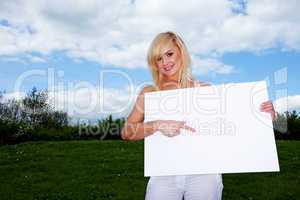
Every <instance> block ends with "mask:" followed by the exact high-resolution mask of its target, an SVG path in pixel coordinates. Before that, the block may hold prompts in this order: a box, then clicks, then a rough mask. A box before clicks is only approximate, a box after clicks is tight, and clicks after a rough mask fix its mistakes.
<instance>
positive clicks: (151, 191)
mask: <svg viewBox="0 0 300 200" xmlns="http://www.w3.org/2000/svg"><path fill="white" fill-rule="evenodd" d="M222 191H223V181H222V174H203V175H187V176H183V175H182V176H152V177H150V179H149V181H148V184H147V189H146V195H145V200H182V199H183V197H184V200H221V199H222Z"/></svg>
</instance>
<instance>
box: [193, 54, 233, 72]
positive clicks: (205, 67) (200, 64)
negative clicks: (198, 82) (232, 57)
mask: <svg viewBox="0 0 300 200" xmlns="http://www.w3.org/2000/svg"><path fill="white" fill-rule="evenodd" d="M192 60H193V64H192V68H193V73H195V74H201V75H205V74H208V73H211V72H213V73H218V74H231V73H233V72H234V67H233V66H231V65H225V64H224V63H222V62H220V61H219V60H216V59H213V58H205V59H199V58H198V57H192Z"/></svg>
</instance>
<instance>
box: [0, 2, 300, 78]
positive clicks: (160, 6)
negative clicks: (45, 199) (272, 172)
mask: <svg viewBox="0 0 300 200" xmlns="http://www.w3.org/2000/svg"><path fill="white" fill-rule="evenodd" d="M131 2H132V1H130V0H127V1H117V0H103V1H97V0H89V1H86V0H76V1H73V0H67V1H64V3H62V2H61V1H59V0H54V1H51V2H50V1H46V0H44V1H35V0H31V1H21V0H11V1H1V3H0V19H4V20H7V21H8V25H2V26H1V25H0V55H4V56H16V55H18V54H20V53H25V54H28V53H31V52H39V53H41V54H42V55H43V56H47V55H48V54H51V53H52V52H54V51H57V50H63V51H64V52H66V54H67V55H69V56H70V57H73V58H74V59H77V58H83V59H88V60H93V61H97V62H99V63H102V64H106V65H114V66H119V67H126V68H137V67H145V66H146V58H145V56H146V52H147V49H148V46H149V44H150V42H151V40H152V39H153V37H154V36H155V35H156V34H157V33H159V32H162V31H166V30H174V31H176V32H177V33H179V34H180V35H181V36H182V37H183V39H184V40H185V41H186V43H187V46H188V48H189V50H190V52H191V54H192V55H194V56H195V55H201V56H202V57H204V58H205V59H206V61H205V62H204V61H202V64H208V65H210V66H211V67H208V66H207V67H205V66H203V69H202V73H203V72H205V71H215V72H216V73H227V72H231V71H232V68H233V67H232V66H228V65H226V64H222V63H221V62H220V61H218V56H222V54H224V53H227V52H238V51H251V52H258V51H263V50H265V49H269V48H278V49H280V50H285V51H286V50H296V51H299V50H300V26H299V25H300V13H299V12H298V10H299V8H300V2H299V1H298V0H290V1H289V2H288V3H287V2H285V1H282V0H264V1H261V0H252V1H247V2H246V1H245V2H246V3H245V5H246V7H245V8H241V6H240V4H239V2H240V1H228V0H210V1H206V0H203V1H199V0H187V1H181V2H176V3H174V1H169V0H143V1H135V3H134V4H133V3H131ZM241 9H242V10H243V13H237V12H234V11H233V10H241ZM216 54H217V55H218V56H217V57H215V56H214V55H216ZM213 60H215V61H213ZM195 62H198V61H195ZM216 66H217V67H216Z"/></svg>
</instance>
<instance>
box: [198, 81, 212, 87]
mask: <svg viewBox="0 0 300 200" xmlns="http://www.w3.org/2000/svg"><path fill="white" fill-rule="evenodd" d="M194 83H195V87H203V86H212V84H211V83H208V82H204V81H198V80H195V81H194Z"/></svg>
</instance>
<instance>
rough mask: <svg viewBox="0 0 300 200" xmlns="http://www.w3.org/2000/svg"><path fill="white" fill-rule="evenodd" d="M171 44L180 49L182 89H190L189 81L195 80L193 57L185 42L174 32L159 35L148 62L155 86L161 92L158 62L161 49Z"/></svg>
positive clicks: (150, 49)
mask: <svg viewBox="0 0 300 200" xmlns="http://www.w3.org/2000/svg"><path fill="white" fill-rule="evenodd" d="M169 42H173V44H174V45H175V46H177V47H178V49H179V51H180V56H181V65H182V66H180V72H179V85H180V87H181V88H186V87H188V81H189V80H193V77H192V73H191V68H190V64H191V57H190V54H189V52H188V50H187V48H186V46H185V44H184V42H183V40H182V39H181V38H180V37H179V36H178V35H177V34H176V33H174V32H171V31H168V32H163V33H159V34H158V35H157V36H156V37H155V38H154V40H153V41H152V43H151V45H150V48H149V50H148V55H147V61H148V65H149V67H150V70H151V73H152V78H153V82H154V86H155V89H156V90H160V89H161V87H160V80H159V71H158V70H157V67H156V60H157V58H158V57H159V56H160V53H161V52H160V51H161V48H162V47H163V46H164V45H166V44H168V43H169Z"/></svg>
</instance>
